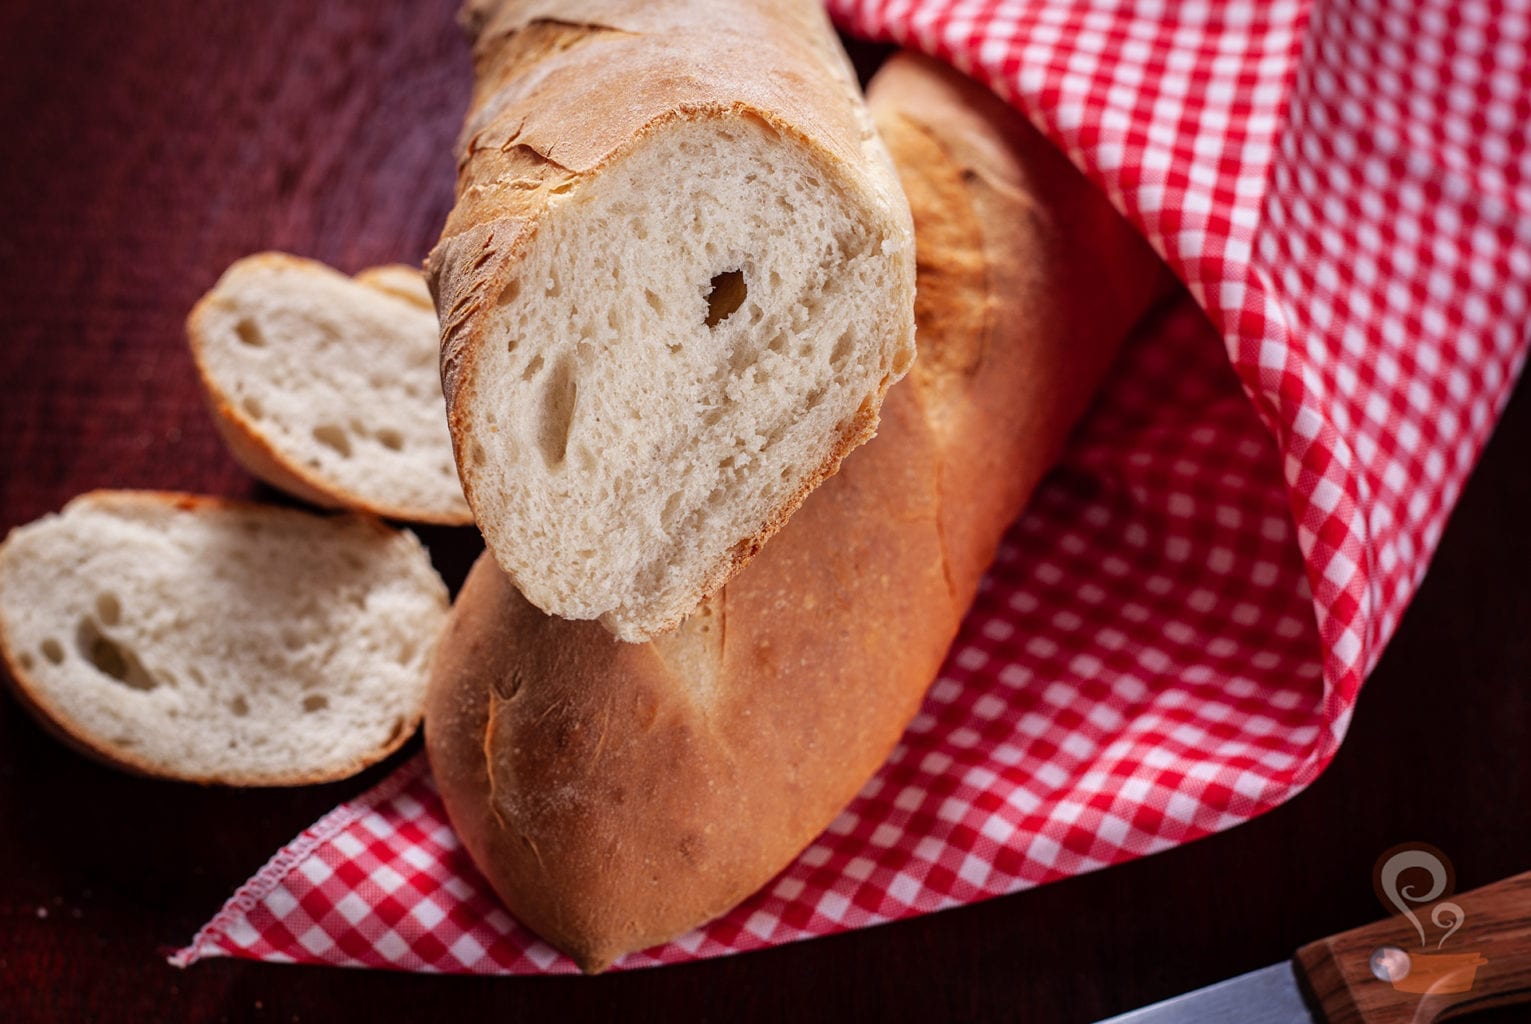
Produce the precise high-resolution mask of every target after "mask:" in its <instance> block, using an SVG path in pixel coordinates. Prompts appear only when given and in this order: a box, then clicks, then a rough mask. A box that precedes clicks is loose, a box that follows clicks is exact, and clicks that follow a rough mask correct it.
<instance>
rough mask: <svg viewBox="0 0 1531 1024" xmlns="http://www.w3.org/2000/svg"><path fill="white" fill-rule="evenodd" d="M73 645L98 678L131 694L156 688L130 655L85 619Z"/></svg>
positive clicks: (151, 679) (141, 665) (128, 651)
mask: <svg viewBox="0 0 1531 1024" xmlns="http://www.w3.org/2000/svg"><path fill="white" fill-rule="evenodd" d="M75 642H76V644H77V645H78V646H79V649H80V653H81V654H82V655H84V656H85V658H86V659H87V660H88V661H89V662H90V663H91V664H92V665H94V666H95V667H96V670H97V671H98V672H100V673H101V674H102V675H104V676H107V677H108V678H110V679H115V680H116V681H117V682H119V683H122V684H123V685H124V686H127V687H130V688H132V689H134V690H152V689H154V688H155V687H157V686H159V680H158V679H155V678H154V677H153V676H152V675H150V674H149V673H148V672H147V671H145V670H144V667H143V664H142V663H141V662H139V660H138V658H137V657H136V656H135V655H134V654H133V652H132V651H130V650H128V649H127V648H126V647H123V646H121V645H119V644H117V643H116V642H114V641H112V640H111V639H110V638H108V637H105V636H102V635H101V631H100V630H99V629H97V628H96V624H95V623H94V622H92V621H90V620H89V619H85V620H83V621H82V622H81V623H80V628H79V631H78V632H77V634H76V636H75ZM44 653H45V654H46V653H47V652H46V651H44ZM50 660H52V659H50Z"/></svg>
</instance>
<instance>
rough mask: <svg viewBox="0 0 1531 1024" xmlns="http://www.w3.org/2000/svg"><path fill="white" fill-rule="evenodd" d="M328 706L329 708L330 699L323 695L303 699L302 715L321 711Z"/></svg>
mask: <svg viewBox="0 0 1531 1024" xmlns="http://www.w3.org/2000/svg"><path fill="white" fill-rule="evenodd" d="M329 706H330V699H329V698H328V697H326V696H324V695H323V694H315V695H314V696H312V697H304V698H303V712H304V714H311V713H312V712H315V711H323V710H324V709H325V708H327V707H329Z"/></svg>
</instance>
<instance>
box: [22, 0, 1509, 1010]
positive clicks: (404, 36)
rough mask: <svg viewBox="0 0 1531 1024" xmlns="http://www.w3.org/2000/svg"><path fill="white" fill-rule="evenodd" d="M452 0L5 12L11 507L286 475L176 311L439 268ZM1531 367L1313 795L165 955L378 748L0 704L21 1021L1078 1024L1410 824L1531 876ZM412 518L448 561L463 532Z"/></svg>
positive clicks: (373, 777) (1240, 938)
mask: <svg viewBox="0 0 1531 1024" xmlns="http://www.w3.org/2000/svg"><path fill="white" fill-rule="evenodd" d="M455 3H456V0H409V2H405V0H399V2H382V0H325V2H324V3H313V2H311V0H281V2H277V0H269V2H259V3H236V2H233V0H227V2H208V0H154V2H152V3H142V2H139V3H127V2H94V3H80V2H42V0H38V2H32V3H26V2H23V3H5V4H0V140H3V141H0V529H7V528H9V527H11V526H13V525H16V524H18V523H22V522H26V521H28V520H31V519H34V518H36V517H37V516H39V515H42V514H43V513H45V512H48V511H50V510H53V509H56V508H58V507H59V506H60V505H62V504H63V503H64V502H65V501H66V500H67V499H68V498H70V497H71V496H73V495H74V494H77V493H79V492H81V491H84V490H87V489H89V488H92V487H101V486H116V487H162V488H182V489H188V490H194V491H203V492H207V493H214V494H226V495H235V496H249V495H254V496H257V497H262V498H267V499H272V500H280V499H278V498H277V497H276V496H275V495H274V494H273V493H272V492H270V491H269V490H266V489H264V488H261V487H258V486H256V485H255V484H253V483H252V482H251V481H250V479H249V478H248V477H247V476H246V475H245V474H244V473H243V472H242V471H241V470H240V469H239V468H238V467H237V466H236V465H235V464H234V462H233V461H232V460H231V459H230V458H229V457H228V456H227V455H226V454H225V453H224V452H223V450H222V448H221V446H220V445H219V442H218V440H217V437H216V435H215V434H214V431H213V428H212V425H211V423H210V422H209V420H208V418H207V414H206V412H205V411H204V409H203V408H202V404H201V398H200V395H199V393H198V390H197V387H196V384H195V380H194V378H193V374H192V368H191V363H190V359H189V357H188V355H187V351H186V348H185V345H184V342H183V339H182V336H181V324H182V320H183V318H184V316H185V314H186V311H187V310H188V309H189V308H190V306H191V304H192V302H193V301H194V300H195V299H196V298H197V296H198V295H200V294H201V293H202V292H203V291H204V290H205V289H206V288H207V287H208V286H209V285H210V284H211V283H212V282H213V281H214V279H215V278H216V277H217V275H218V274H219V273H220V272H221V271H222V269H223V268H224V267H225V266H227V265H228V264H229V263H230V262H231V261H233V260H234V259H235V258H237V257H239V256H242V255H245V254H246V253H249V252H253V251H256V250H259V249H266V248H278V249H286V250H289V251H292V252H295V253H299V254H301V255H305V256H312V257H315V258H318V259H322V260H325V261H327V262H329V263H332V264H334V265H336V266H338V267H340V268H341V269H344V270H346V271H355V270H357V269H359V268H361V267H364V266H367V265H369V264H375V263H381V262H389V261H397V260H403V261H418V260H419V259H420V258H421V257H423V255H424V253H425V251H426V249H427V248H428V246H429V244H430V243H431V241H432V240H433V238H434V236H435V233H436V231H437V230H438V228H439V225H440V223H441V221H442V220H443V218H444V217H445V214H446V211H447V208H448V205H449V203H450V199H451V186H452V173H453V171H452V157H451V152H452V147H451V142H452V139H453V137H454V135H455V133H456V131H457V126H458V122H459V119H460V118H461V115H462V111H463V108H464V107H465V105H466V102H467V90H468V86H469V68H468V56H467V50H466V47H465V45H464V44H463V41H462V39H461V38H460V37H459V34H458V32H457V30H456V28H455V26H454V24H453V14H454V10H453V8H454V7H455ZM862 57H863V58H864V61H867V60H872V59H875V57H876V52H875V51H863V52H862ZM1526 391H1527V389H1526V387H1525V386H1524V385H1522V387H1521V389H1520V392H1519V395H1518V397H1517V398H1515V399H1514V401H1513V402H1512V404H1511V407H1510V409H1509V412H1508V414H1507V416H1506V418H1505V420H1504V422H1503V423H1502V424H1501V426H1500V428H1499V430H1498V432H1497V434H1496V436H1495V438H1494V440H1493V442H1492V444H1491V446H1490V448H1489V450H1488V452H1487V454H1486V456H1485V458H1484V460H1483V463H1482V465H1481V467H1480V469H1479V470H1478V472H1477V474H1476V476H1475V477H1474V479H1473V480H1472V482H1471V483H1470V485H1469V487H1468V489H1467V491H1466V493H1465V494H1464V496H1463V499H1462V503H1461V506H1460V508H1459V510H1458V511H1457V513H1456V515H1455V516H1454V518H1453V520H1452V524H1451V526H1450V528H1449V530H1448V532H1447V534H1446V537H1445V540H1444V542H1443V544H1442V547H1441V551H1440V554H1439V556H1438V558H1437V560H1436V563H1435V567H1434V568H1433V570H1432V571H1431V575H1430V577H1429V578H1428V579H1427V581H1426V583H1425V585H1424V588H1423V590H1422V591H1421V593H1420V595H1419V597H1418V598H1417V599H1416V601H1415V603H1414V606H1413V608H1412V609H1411V610H1410V612H1409V614H1408V616H1407V618H1406V619H1405V621H1404V624H1403V627H1402V630H1401V631H1400V633H1399V635H1398V637H1397V639H1396V640H1395V641H1394V642H1393V645H1392V647H1391V649H1390V650H1389V652H1388V654H1387V656H1386V657H1385V659H1384V660H1383V663H1382V665H1381V666H1380V667H1379V669H1378V670H1377V672H1376V674H1375V675H1374V677H1373V679H1372V680H1371V681H1370V682H1369V683H1368V685H1367V688H1366V692H1365V693H1364V694H1363V696H1362V698H1361V702H1360V706H1359V708H1358V711H1357V714H1356V717H1355V723H1354V725H1353V727H1352V730H1351V736H1350V738H1349V739H1348V740H1347V741H1346V744H1345V747H1344V749H1343V750H1342V751H1341V753H1340V755H1339V757H1338V758H1337V759H1336V761H1335V763H1334V765H1333V767H1332V768H1331V769H1330V771H1329V772H1328V774H1326V775H1325V776H1324V777H1323V778H1322V779H1320V780H1319V781H1318V782H1317V783H1316V784H1315V785H1314V786H1313V787H1312V789H1311V790H1310V791H1309V792H1307V793H1305V794H1303V795H1302V796H1300V797H1299V798H1297V799H1296V800H1294V801H1293V802H1292V803H1290V804H1288V805H1287V806H1285V807H1282V808H1280V809H1279V810H1277V811H1274V812H1272V813H1271V814H1269V815H1267V816H1265V817H1264V818H1262V819H1260V820H1258V821H1255V822H1253V823H1250V824H1248V825H1246V826H1243V827H1241V828H1238V829H1235V830H1234V831H1232V832H1230V833H1226V834H1224V835H1221V836H1216V837H1213V838H1211V839H1207V840H1204V841H1201V842H1198V843H1194V844H1192V845H1190V846H1187V847H1182V848H1180V849H1176V850H1173V851H1170V852H1168V853H1164V854H1161V855H1159V856H1156V857H1152V858H1149V859H1147V860H1143V861H1139V862H1136V863H1132V864H1128V865H1124V866H1121V867H1118V868H1113V869H1111V870H1109V871H1105V872H1100V873H1097V874H1094V875H1090V876H1086V877H1083V878H1078V879H1073V880H1070V881H1067V882H1063V883H1059V884H1055V885H1051V886H1047V887H1044V888H1042V889H1040V890H1036V891H1033V892H1028V893H1022V894H1018V895H1016V896H1011V897H1007V898H1004V899H998V900H992V901H990V902H988V903H984V904H979V905H976V906H972V907H966V908H963V909H959V910H954V911H948V912H946V913H942V914H937V915H933V916H929V917H924V918H919V919H916V920H913V921H908V922H903V923H900V924H896V925H890V926H885V927H881V928H875V929H871V930H867V931H862V932H857V933H852V934H848V935H844V936H839V937H835V938H830V939H823V940H818V941H814V942H809V943H802V944H798V945H794V946H788V947H784V948H780V949H775V950H770V951H766V952H762V953H755V954H750V955H746V956H738V957H731V958H727V959H723V960H717V961H710V962H706V963H700V964H694V965H689V966H684V967H676V968H664V969H660V970H650V971H641V972H636V973H627V974H614V975H609V976H603V977H599V978H593V979H586V978H554V979H535V978H533V979H490V978H447V977H428V976H414V975H402V974H388V973H382V972H360V971H340V970H334V969H327V968H313V967H290V966H275V965H267V964H254V963H245V962H234V961H219V962H212V963H206V964H201V965H198V966H196V967H193V968H191V969H189V970H186V971H178V970H175V969H173V968H171V967H169V966H167V965H166V964H165V962H164V955H165V953H166V952H167V951H168V950H169V949H171V948H172V947H174V946H176V945H179V944H181V943H183V942H184V941H185V940H186V939H188V938H189V937H190V935H191V934H192V932H193V930H194V929H195V928H196V927H197V926H198V925H200V924H201V923H202V922H203V921H204V920H205V919H206V918H207V917H208V916H210V915H211V914H212V912H213V911H215V910H216V909H217V907H218V906H219V905H220V904H221V902H222V901H223V899H224V898H225V897H227V896H228V894H229V893H230V892H232V891H233V889H234V888H235V886H237V885H238V884H239V883H240V882H242V881H243V880H244V879H245V878H246V877H248V876H249V875H250V874H251V873H252V872H253V871H254V870H255V869H257V868H258V867H259V866H260V865H261V863H262V862H263V861H264V860H265V859H266V858H267V857H268V856H269V855H270V854H271V853H272V852H273V851H274V850H276V849H277V847H278V846H280V845H281V844H282V843H283V842H285V841H286V840H287V839H289V838H291V837H292V836H293V835H294V834H296V833H297V832H298V831H299V830H300V829H302V828H303V827H305V826H306V825H308V824H309V823H311V822H312V821H313V820H314V819H315V818H316V817H318V816H319V815H320V814H322V813H323V812H324V811H326V810H328V809H329V808H330V807H331V806H333V805H334V804H335V803H336V802H337V801H339V800H341V799H344V798H346V797H348V796H350V795H353V794H355V793H357V792H360V791H361V790H362V789H364V788H366V787H367V786H369V785H371V784H372V783H374V782H376V781H377V780H378V779H380V778H381V777H383V775H384V774H386V772H387V771H388V769H389V767H391V765H389V766H383V767H380V768H378V769H374V770H373V771H371V772H369V773H367V774H366V775H364V776H362V777H360V778H357V779H353V780H350V781H349V782H346V783H341V784H336V785H331V786H324V787H317V788H311V789H299V790H279V791H266V792H259V791H257V792H240V791H230V790H216V789H198V788H195V787H190V786H180V785H174V784H167V783H162V782H153V781H149V780H143V779H135V778H129V777H127V776H124V775H119V774H115V773H113V772H111V771H109V770H107V769H104V768H101V767H99V766H97V765H95V764H93V763H90V762H87V761H85V760H83V759H81V758H79V757H77V756H75V755H74V754H71V753H70V752H68V751H67V750H65V749H64V748H62V747H60V746H59V745H58V744H56V743H54V742H53V741H52V740H50V739H48V738H47V737H46V736H45V735H44V734H43V733H42V732H41V731H40V730H39V729H38V728H37V727H36V726H35V725H34V724H33V723H32V722H31V721H30V720H29V719H28V718H27V717H26V716H25V715H24V714H23V713H22V712H21V711H20V709H19V708H18V707H17V706H16V704H15V703H14V702H13V701H11V700H9V699H7V698H0V1020H3V1021H32V1020H39V1021H54V1020H58V1021H90V1020H125V1021H158V1020H253V1021H329V1020H348V1019H356V1018H363V1019H368V1020H371V1021H389V1020H411V1021H413V1020H437V1019H439V1020H448V1019H458V1018H466V1017H468V1016H469V1015H470V1014H473V1013H476V1012H483V1011H486V1010H487V1011H492V1012H495V1013H496V1014H500V1015H504V1016H507V1017H515V1018H523V1019H538V1018H556V1019H559V1020H578V1019H586V1018H591V1019H598V1018H601V1017H606V1016H611V1015H614V1014H617V1013H620V1014H621V1015H622V1016H623V1017H625V1018H628V1019H651V1018H653V1019H658V1018H663V1019H686V1020H689V1019H717V1020H730V1021H734V1020H777V1019H787V1018H791V1019H803V1018H822V1019H834V1020H845V1019H862V1018H875V1019H910V1020H930V1019H980V1018H981V1019H992V1020H1006V1019H1014V1020H1037V1021H1087V1020H1092V1019H1094V1018H1096V1017H1099V1016H1103V1015H1106V1014H1108V1013H1114V1012H1118V1011H1121V1010H1124V1009H1127V1008H1130V1007H1132V1006H1135V1005H1138V1004H1140V1003H1144V1002H1148V1001H1151V1000H1154V999H1159V998H1163V997H1165V996H1169V995H1172V994H1174V993H1176V992H1179V991H1182V990H1185V989H1188V988H1192V987H1195V986H1198V985H1202V984H1206V983H1208V982H1211V981H1214V980H1217V979H1219V978H1221V977H1225V976H1228V975H1231V974H1234V973H1237V972H1240V971H1244V970H1249V969H1252V968H1256V967H1261V966H1264V965H1265V964H1268V963H1272V962H1274V961H1277V960H1280V959H1282V958H1284V957H1287V956H1290V955H1291V953H1292V952H1293V950H1295V949H1296V948H1297V947H1298V946H1300V945H1302V944H1303V943H1305V942H1309V941H1311V940H1314V939H1317V938H1319V937H1322V936H1325V935H1330V934H1334V933H1337V932H1341V931H1343V930H1345V929H1347V928H1349V927H1352V926H1355V925H1359V924H1362V923H1365V922H1367V921H1370V920H1374V919H1375V918H1376V917H1377V916H1378V915H1379V909H1380V908H1379V907H1378V906H1377V903H1376V899H1375V897H1374V896H1373V893H1372V888H1371V881H1370V879H1371V869H1372V864H1373V862H1374V860H1375V859H1376V857H1377V856H1378V854H1380V853H1381V852H1383V851H1384V850H1386V849H1388V848H1389V847H1392V846H1394V845H1396V844H1397V843H1400V842H1403V841H1405V840H1414V839H1420V840H1426V841H1428V842H1431V843H1434V844H1435V845H1436V846H1438V847H1440V848H1442V849H1443V850H1445V851H1446V852H1447V853H1449V854H1450V855H1451V857H1452V858H1453V859H1454V861H1455V864H1456V868H1457V874H1458V880H1459V884H1460V885H1461V887H1462V888H1470V887H1472V886H1476V885H1480V884H1483V883H1487V882H1491V881H1494V880H1495V879H1498V878H1501V877H1504V876H1508V875H1511V874H1514V873H1516V872H1520V871H1524V870H1526V869H1527V868H1528V867H1531V813H1528V812H1527V808H1528V807H1531V753H1528V752H1531V628H1528V627H1531V531H1528V530H1527V529H1526V524H1527V522H1531V478H1528V474H1527V472H1526V465H1527V461H1526V452H1527V451H1528V450H1531V396H1528V395H1527V394H1526ZM422 533H423V536H424V537H425V539H426V540H427V542H428V543H429V544H430V545H431V547H432V551H433V554H434V555H435V557H436V558H437V561H438V565H439V567H440V568H441V569H442V571H443V573H444V575H445V576H446V577H447V579H448V582H449V583H452V584H453V585H455V584H456V583H457V582H458V581H460V579H461V577H462V575H463V573H464V572H465V570H466V567H467V564H468V562H469V560H470V559H471V557H472V555H473V554H474V552H475V551H476V549H477V540H476V538H475V537H474V536H473V535H472V533H471V531H462V530H458V531H453V530H426V531H422ZM408 749H409V750H413V749H415V747H414V746H413V745H412V746H411V747H410V748H408ZM393 763H397V759H395V761H394V762H393ZM1517 1012H1518V1011H1509V1014H1510V1015H1505V1016H1503V1017H1501V1018H1498V1019H1503V1020H1513V1019H1521V1018H1520V1017H1519V1016H1515V1015H1514V1014H1516V1013H1517Z"/></svg>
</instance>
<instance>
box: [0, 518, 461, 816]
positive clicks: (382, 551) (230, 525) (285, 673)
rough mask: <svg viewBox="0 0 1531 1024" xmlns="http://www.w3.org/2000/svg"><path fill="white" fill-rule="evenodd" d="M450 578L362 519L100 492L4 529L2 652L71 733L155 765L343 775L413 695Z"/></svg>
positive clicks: (200, 772)
mask: <svg viewBox="0 0 1531 1024" xmlns="http://www.w3.org/2000/svg"><path fill="white" fill-rule="evenodd" d="M446 615H447V592H446V587H445V586H444V585H443V584H442V582H441V578H440V577H439V576H437V575H436V572H435V570H434V569H432V568H431V562H430V557H429V556H428V555H427V554H426V552H425V549H424V548H423V547H421V545H420V542H419V541H417V540H416V539H415V538H414V536H413V535H412V534H409V533H405V532H400V531H397V530H391V529H389V528H387V527H385V526H383V525H382V524H380V523H378V522H377V521H376V520H374V519H370V518H366V517H362V516H354V515H342V516H316V515H312V514H310V513H307V512H298V511H294V510H291V509H282V508H273V507H269V506H262V505H253V504H248V503H245V502H236V501H225V500H222V499H217V498H201V497H194V496H191V495H185V494H162V493H155V492H131V491H95V492H92V493H90V494H85V495H82V496H81V497H78V498H76V499H75V500H73V501H71V502H70V503H69V504H68V505H66V506H65V507H64V510H63V511H62V512H60V513H57V514H55V515H49V516H45V517H44V518H42V519H40V520H38V521H37V522H35V523H30V524H28V525H26V526H20V527H17V528H16V529H15V530H13V531H11V534H10V536H9V537H7V538H6V540H5V543H4V544H3V545H0V657H3V660H4V664H5V668H6V674H7V675H8V676H9V678H10V679H11V681H12V684H13V687H14V689H15V691H16V694H17V696H18V697H19V698H20V700H21V703H22V704H23V706H25V707H26V708H28V709H29V710H30V711H32V712H33V714H34V715H36V717H37V718H38V720H39V721H41V722H42V723H43V724H44V725H45V726H47V727H48V728H49V729H51V730H52V731H53V732H55V733H56V734H57V735H58V736H60V737H61V738H62V739H64V740H65V741H66V742H68V743H70V744H71V745H73V746H75V747H77V748H79V749H81V750H83V751H85V752H86V753H88V754H92V755H94V756H95V757H97V758H99V759H101V760H104V761H106V762H108V763H111V764H114V765H117V766H120V767H124V768H128V769H130V770H133V771H137V772H141V773H144V774H148V775H157V776H162V777H165V778H173V779H185V780H188V781H193V782H208V783H211V782H216V783H227V784H231V785H245V786H254V785H264V786H277V785H297V784H300V783H311V782H327V781H330V780H332V779H339V778H344V777H345V776H347V775H351V774H353V773H355V772H358V771H360V770H361V769H363V768H365V767H367V766H368V765H370V764H373V763H375V762H376V761H379V760H381V759H382V758H383V757H385V756H387V755H388V754H389V753H390V752H392V751H393V750H395V749H397V748H398V747H399V745H400V744H402V743H403V742H404V741H405V740H406V739H408V738H409V736H410V735H411V734H412V733H413V732H414V730H415V727H416V725H417V724H418V723H419V721H420V716H421V714H422V713H423V711H424V702H425V682H426V663H427V661H428V660H429V658H430V654H431V651H432V649H433V648H434V646H435V643H436V638H437V635H438V633H439V631H440V628H441V625H442V623H443V622H445V620H446Z"/></svg>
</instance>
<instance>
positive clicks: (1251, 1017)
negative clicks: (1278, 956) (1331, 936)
mask: <svg viewBox="0 0 1531 1024" xmlns="http://www.w3.org/2000/svg"><path fill="white" fill-rule="evenodd" d="M1225 1021H1243V1022H1245V1024H1314V1017H1313V1014H1312V1013H1311V1012H1309V1010H1308V1004H1307V1003H1305V1002H1304V1001H1303V998H1302V992H1301V990H1300V989H1299V988H1298V986H1297V972H1296V971H1295V970H1293V968H1292V965H1291V963H1279V964H1271V965H1270V966H1269V967H1262V968H1260V970H1258V971H1250V972H1249V973H1248V974H1241V975H1239V976H1238V977H1237V978H1229V979H1228V980H1227V981H1219V982H1216V983H1214V984H1211V985H1208V986H1207V987H1206V988H1199V989H1197V990H1196V991H1195V992H1187V993H1186V994H1185V995H1179V996H1174V997H1173V998H1170V999H1166V1000H1164V1001H1163V1002H1162V1003H1154V1004H1153V1005H1152V1006H1145V1007H1142V1008H1141V1009H1137V1010H1129V1011H1128V1012H1127V1013H1124V1014H1122V1015H1120V1016H1118V1017H1112V1018H1110V1019H1109V1020H1105V1021H1102V1022H1100V1024H1224V1022H1225Z"/></svg>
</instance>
